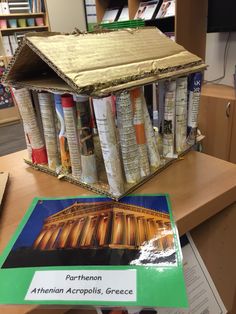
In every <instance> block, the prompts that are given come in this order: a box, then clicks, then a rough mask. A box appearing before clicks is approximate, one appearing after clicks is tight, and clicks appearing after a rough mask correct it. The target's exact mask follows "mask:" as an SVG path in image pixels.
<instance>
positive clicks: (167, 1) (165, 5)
mask: <svg viewBox="0 0 236 314" xmlns="http://www.w3.org/2000/svg"><path fill="white" fill-rule="evenodd" d="M170 16H175V0H163V2H162V5H161V7H160V9H159V11H158V13H157V16H156V18H164V17H170Z"/></svg>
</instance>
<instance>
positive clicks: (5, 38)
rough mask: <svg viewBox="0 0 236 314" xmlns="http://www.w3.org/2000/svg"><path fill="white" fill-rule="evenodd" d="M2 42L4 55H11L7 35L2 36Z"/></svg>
mask: <svg viewBox="0 0 236 314" xmlns="http://www.w3.org/2000/svg"><path fill="white" fill-rule="evenodd" d="M2 43H3V47H4V51H5V55H6V56H12V50H11V46H10V40H9V36H2Z"/></svg>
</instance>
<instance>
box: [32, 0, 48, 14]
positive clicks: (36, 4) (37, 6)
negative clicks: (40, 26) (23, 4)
mask: <svg viewBox="0 0 236 314" xmlns="http://www.w3.org/2000/svg"><path fill="white" fill-rule="evenodd" d="M28 1H29V7H30V13H40V12H45V6H44V1H43V0H28Z"/></svg>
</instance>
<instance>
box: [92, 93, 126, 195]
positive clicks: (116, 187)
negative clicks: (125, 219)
mask: <svg viewBox="0 0 236 314" xmlns="http://www.w3.org/2000/svg"><path fill="white" fill-rule="evenodd" d="M93 106H94V112H95V117H96V122H97V128H98V133H99V138H100V142H101V147H102V154H103V159H104V163H105V168H106V173H107V179H108V183H109V186H110V193H112V194H113V195H115V196H117V197H119V196H121V195H122V194H123V192H124V182H123V176H122V167H121V161H120V156H119V147H118V143H117V138H116V129H115V122H114V119H113V117H112V105H111V97H104V98H99V99H96V98H94V99H93Z"/></svg>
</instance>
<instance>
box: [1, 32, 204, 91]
mask: <svg viewBox="0 0 236 314" xmlns="http://www.w3.org/2000/svg"><path fill="white" fill-rule="evenodd" d="M145 28H153V27H145ZM138 29H142V27H141V28H138ZM138 29H136V30H138ZM117 31H118V30H112V32H117ZM123 31H124V29H123ZM130 31H132V32H134V31H135V29H130ZM102 32H103V31H102ZM84 34H86V33H81V34H77V36H82V35H84ZM93 34H94V35H96V34H97V32H94V33H89V35H93ZM55 35H62V34H61V33H52V32H43V33H36V34H35V33H28V34H27V36H26V37H25V38H24V40H23V42H22V43H21V45H20V47H19V48H18V49H17V51H16V53H15V55H14V58H13V59H12V61H11V62H10V64H9V66H8V68H7V70H6V72H5V74H4V76H3V79H2V81H3V83H4V84H5V85H11V86H13V87H16V88H21V87H26V88H29V89H31V90H35V91H41V90H46V91H49V92H60V93H63V92H64V93H77V94H87V95H90V96H93V97H104V96H106V95H108V94H112V93H117V92H121V91H122V90H124V89H131V88H134V87H137V86H142V85H146V84H150V83H153V82H155V81H158V80H162V79H169V78H172V77H173V78H176V77H179V76H182V75H187V74H190V73H193V72H197V71H203V70H204V69H206V68H207V66H206V65H205V64H204V62H203V60H202V59H201V58H199V57H197V56H196V57H197V58H198V59H199V61H196V62H194V63H192V64H186V65H184V66H181V67H179V68H178V67H175V68H172V69H170V68H169V69H168V71H167V70H166V71H159V72H157V70H153V71H150V73H149V74H148V76H147V75H146V74H143V77H140V75H139V76H138V77H135V76H132V77H125V78H122V79H120V83H119V82H116V85H114V84H113V83H112V82H110V83H109V84H110V86H106V85H108V84H103V85H100V84H96V85H93V86H86V87H79V86H78V85H77V84H75V83H74V82H73V80H71V79H70V78H69V77H67V76H66V75H65V74H64V73H62V72H61V71H60V70H59V69H58V68H57V67H56V65H55V64H54V63H53V62H51V61H50V60H49V59H48V58H47V57H46V56H45V55H44V54H42V53H41V51H40V50H39V49H38V48H37V47H36V46H35V45H34V44H33V43H32V42H31V41H30V37H34V36H36V37H49V36H55ZM64 35H65V36H66V35H69V34H64ZM28 38H29V39H28ZM25 45H27V46H28V47H29V48H30V49H31V50H32V51H33V52H34V53H35V54H36V55H38V56H39V57H40V58H41V59H42V60H43V61H44V62H45V63H46V64H47V65H48V66H49V67H50V68H51V69H52V70H53V71H54V72H55V73H56V74H57V75H58V77H60V78H61V79H62V80H63V81H64V82H65V83H66V84H67V85H68V87H70V88H71V89H70V88H68V89H57V88H53V87H50V88H46V87H45V86H33V85H32V84H30V83H29V82H24V81H23V82H16V81H11V80H6V76H7V73H8V72H9V71H10V68H11V67H12V66H13V65H14V62H15V60H16V59H17V57H18V55H19V54H20V52H21V50H22V49H23V48H24V46H25ZM181 47H182V46H181ZM183 49H184V47H183ZM167 72H168V73H167Z"/></svg>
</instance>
